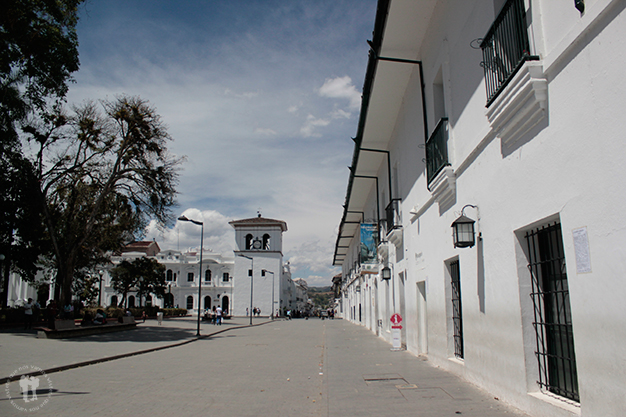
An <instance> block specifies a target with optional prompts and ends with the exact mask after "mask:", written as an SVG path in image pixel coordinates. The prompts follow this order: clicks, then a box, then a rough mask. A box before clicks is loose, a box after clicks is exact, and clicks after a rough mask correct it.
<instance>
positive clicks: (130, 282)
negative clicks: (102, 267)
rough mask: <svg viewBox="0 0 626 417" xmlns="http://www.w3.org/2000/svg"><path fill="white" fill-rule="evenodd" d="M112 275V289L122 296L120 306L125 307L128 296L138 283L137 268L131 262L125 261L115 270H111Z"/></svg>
mask: <svg viewBox="0 0 626 417" xmlns="http://www.w3.org/2000/svg"><path fill="white" fill-rule="evenodd" d="M110 274H111V287H113V290H114V291H115V292H116V293H118V294H122V299H121V300H120V302H119V305H120V306H123V305H124V304H125V302H126V296H127V295H128V293H129V292H131V291H132V290H133V287H134V286H135V284H136V283H137V275H136V273H135V268H134V267H133V264H132V263H131V262H129V261H127V260H123V261H122V262H120V263H119V264H118V265H117V266H116V267H115V268H113V269H111V271H110Z"/></svg>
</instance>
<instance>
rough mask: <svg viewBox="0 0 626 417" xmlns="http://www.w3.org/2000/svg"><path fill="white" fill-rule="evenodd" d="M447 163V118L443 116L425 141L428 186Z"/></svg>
mask: <svg viewBox="0 0 626 417" xmlns="http://www.w3.org/2000/svg"><path fill="white" fill-rule="evenodd" d="M447 165H450V163H449V162H448V118H447V117H443V118H441V120H439V123H437V127H435V131H434V132H433V133H432V135H430V137H429V138H428V140H427V141H426V177H427V179H428V185H429V186H430V184H431V182H432V181H433V180H434V179H435V177H436V176H437V174H439V172H440V171H441V170H442V169H443V168H444V167H445V166H447Z"/></svg>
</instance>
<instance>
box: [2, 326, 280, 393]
mask: <svg viewBox="0 0 626 417" xmlns="http://www.w3.org/2000/svg"><path fill="white" fill-rule="evenodd" d="M267 323H272V322H271V321H266V322H263V323H257V324H252V325H250V324H247V325H244V326H237V327H229V328H227V329H223V330H219V331H216V332H213V333H210V334H207V335H200V336H199V337H194V338H193V339H189V340H185V341H183V342H178V343H173V344H171V345H165V346H158V347H154V348H150V349H144V350H138V351H135V352H128V353H122V354H119V355H114V356H107V357H104V358H100V359H91V360H88V361H84V362H78V363H72V364H69V365H62V366H56V367H54V368H48V369H43V370H41V371H39V372H43V373H44V374H53V373H56V372H62V371H67V370H70V369H75V368H81V367H83V366H89V365H95V364H98V363H103V362H109V361H114V360H117V359H123V358H128V357H131V356H137V355H143V354H146V353H151V352H156V351H159V350H164V349H170V348H173V347H178V346H183V345H186V344H188V343H192V342H195V341H196V340H200V339H208V338H210V337H211V336H215V335H218V334H220V333H224V332H227V331H230V330H235V329H245V328H247V327H256V326H262V325H264V324H267ZM29 375H30V373H25V374H19V375H13V376H7V377H3V378H0V384H5V383H9V382H13V381H17V380H19V379H20V378H21V377H22V376H29Z"/></svg>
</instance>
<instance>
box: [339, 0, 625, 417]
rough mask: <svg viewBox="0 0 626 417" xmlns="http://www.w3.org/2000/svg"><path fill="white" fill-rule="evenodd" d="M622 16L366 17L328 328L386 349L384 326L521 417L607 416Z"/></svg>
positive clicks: (397, 13) (578, 7)
mask: <svg viewBox="0 0 626 417" xmlns="http://www.w3.org/2000/svg"><path fill="white" fill-rule="evenodd" d="M625 8H626V3H625V2H623V1H617V0H586V1H576V2H574V1H569V0H563V1H560V0H468V1H444V0H423V1H411V0H380V1H379V3H378V11H377V18H376V23H375V27H374V34H373V39H372V40H371V41H370V46H371V51H370V58H369V62H368V68H367V73H366V78H365V83H364V88H363V102H362V107H361V115H360V120H359V127H358V131H357V136H356V138H355V139H354V140H355V148H354V153H353V158H352V163H351V166H350V173H349V180H348V187H347V193H346V201H345V204H344V213H343V217H342V219H341V223H340V227H339V234H338V238H337V242H336V246H335V254H334V263H335V264H336V265H340V266H341V267H342V277H341V284H340V285H341V303H340V306H339V307H338V310H339V311H340V314H341V315H342V316H343V317H344V318H346V319H348V320H350V321H353V322H355V323H359V324H361V325H363V326H365V327H367V328H369V329H371V331H372V332H374V333H376V334H377V335H379V336H380V337H382V338H385V339H386V340H388V341H390V342H391V341H392V337H393V331H392V330H393V329H392V325H393V323H391V317H392V316H393V315H394V314H396V313H397V314H399V315H400V316H401V317H402V322H401V326H402V329H401V330H400V334H399V338H400V341H401V345H402V346H404V347H405V348H406V349H407V350H409V351H410V352H412V353H414V354H416V355H426V356H427V357H428V359H429V360H430V361H431V362H432V363H433V364H435V365H437V366H441V367H442V368H444V369H447V370H449V371H451V372H453V373H455V374H457V375H459V376H460V377H463V378H465V379H467V380H469V381H470V382H472V383H475V384H476V385H479V386H481V387H483V388H484V389H486V390H488V391H490V392H492V393H494V395H496V396H497V397H499V398H500V399H502V400H504V401H506V402H508V403H511V404H512V405H514V406H516V407H518V408H520V409H522V410H524V411H526V412H528V413H529V414H531V415H533V416H574V415H582V416H597V417H601V416H614V415H621V414H623V410H626V400H624V397H623V395H622V392H623V390H624V386H625V383H624V381H626V362H625V361H624V360H623V357H624V348H623V346H625V345H626V333H625V332H623V331H621V330H618V329H623V328H624V320H625V317H626V306H625V305H624V303H622V302H619V300H620V299H622V296H624V295H626V294H625V293H626V290H625V289H624V288H623V286H620V285H619V284H618V280H619V276H620V275H621V274H620V267H621V266H622V264H623V261H622V259H625V258H626V256H625V255H626V253H625V252H626V250H625V246H624V245H623V244H620V243H619V242H620V238H621V237H625V235H626V233H625V232H624V227H623V221H621V220H620V219H621V216H620V214H619V209H618V208H619V207H621V205H622V203H623V202H624V201H625V198H624V193H623V192H620V191H619V189H617V190H614V189H611V188H610V187H608V185H609V184H620V183H621V181H623V180H625V179H626V164H624V163H622V162H621V160H620V159H619V158H617V160H616V159H615V158H613V156H617V155H624V154H626V144H625V142H624V141H623V140H622V138H621V136H622V134H621V132H623V131H624V130H626V119H624V118H623V117H621V113H622V112H623V109H625V108H626V83H625V82H624V81H623V79H622V76H621V72H622V71H621V69H622V67H623V65H624V64H625V63H626V55H625V54H624V51H626V45H625V44H626V36H625V35H626V13H625V12H624V9H625ZM463 222H466V223H465V225H459V223H463ZM453 225H455V226H458V227H460V228H463V227H466V228H467V229H468V230H469V233H466V234H460V235H456V236H453V227H452V226H453ZM372 227H374V228H375V232H376V233H377V236H376V237H375V241H376V244H375V245H374V248H373V250H372V249H370V248H369V246H368V243H367V236H368V235H367V233H364V231H366V230H369V229H371V228H372ZM472 227H473V232H472ZM465 237H469V238H470V239H469V240H464V238H465ZM472 239H473V240H472Z"/></svg>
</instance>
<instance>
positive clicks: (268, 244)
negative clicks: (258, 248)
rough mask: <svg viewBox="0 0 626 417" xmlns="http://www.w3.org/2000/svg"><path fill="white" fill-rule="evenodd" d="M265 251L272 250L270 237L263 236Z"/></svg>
mask: <svg viewBox="0 0 626 417" xmlns="http://www.w3.org/2000/svg"><path fill="white" fill-rule="evenodd" d="M263 250H270V235H268V234H267V233H266V234H264V235H263Z"/></svg>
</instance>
